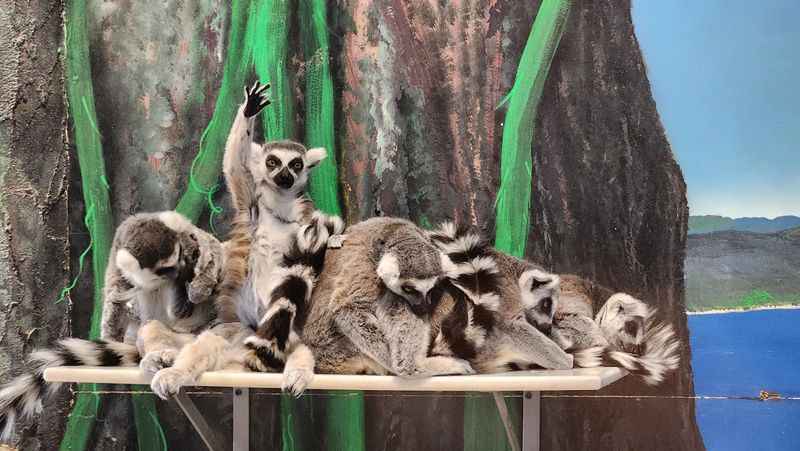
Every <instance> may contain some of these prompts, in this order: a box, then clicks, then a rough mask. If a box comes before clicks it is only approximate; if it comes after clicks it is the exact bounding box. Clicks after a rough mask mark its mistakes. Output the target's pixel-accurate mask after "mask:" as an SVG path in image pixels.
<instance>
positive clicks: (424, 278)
mask: <svg viewBox="0 0 800 451" xmlns="http://www.w3.org/2000/svg"><path fill="white" fill-rule="evenodd" d="M446 265H447V262H443V261H442V256H441V253H440V252H438V251H437V249H436V248H435V247H434V246H433V245H432V243H430V241H429V240H428V239H427V237H426V236H425V234H424V232H422V231H421V229H419V228H418V227H416V226H415V225H414V224H413V223H411V222H409V221H406V220H403V219H397V218H372V219H368V220H366V221H363V222H360V223H358V224H355V225H353V226H350V227H349V228H348V229H347V234H346V239H345V240H344V242H343V243H342V246H341V248H336V249H328V251H327V254H326V256H325V265H324V269H323V271H322V272H321V274H320V277H319V281H318V283H317V284H316V287H315V289H314V292H313V295H312V299H311V302H310V307H309V313H308V318H307V320H306V322H305V324H304V327H303V329H302V339H303V341H304V342H305V343H306V344H307V345H308V346H309V347H310V348H311V349H312V350H313V353H314V357H315V358H316V369H317V371H318V372H321V373H336V374H395V375H399V376H430V375H437V374H468V373H472V372H473V371H472V368H471V367H470V365H469V364H468V363H467V362H466V361H464V360H462V359H458V358H453V357H443V356H428V355H427V350H428V346H427V344H428V340H429V336H430V322H429V321H428V320H426V318H425V316H424V315H425V313H424V312H425V310H426V309H427V308H428V303H429V301H430V296H431V289H432V288H433V286H434V285H435V283H436V282H437V281H438V280H439V279H441V277H442V276H443V274H444V267H445V266H446Z"/></svg>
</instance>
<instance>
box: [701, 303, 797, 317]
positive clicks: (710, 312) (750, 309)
mask: <svg viewBox="0 0 800 451" xmlns="http://www.w3.org/2000/svg"><path fill="white" fill-rule="evenodd" d="M797 309H800V305H760V306H758V307H734V308H728V309H712V310H703V311H699V312H690V311H687V312H686V314H687V315H715V314H718V313H742V312H755V311H758V310H797Z"/></svg>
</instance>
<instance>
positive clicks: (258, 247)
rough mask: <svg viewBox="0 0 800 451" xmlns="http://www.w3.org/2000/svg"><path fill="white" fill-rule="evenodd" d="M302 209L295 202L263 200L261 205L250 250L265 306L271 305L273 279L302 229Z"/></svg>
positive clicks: (254, 277) (252, 270)
mask: <svg viewBox="0 0 800 451" xmlns="http://www.w3.org/2000/svg"><path fill="white" fill-rule="evenodd" d="M299 208H300V206H299V202H298V200H297V199H295V198H291V199H278V198H275V197H274V196H273V197H269V196H262V197H261V202H259V206H258V209H259V216H258V226H257V227H256V230H255V236H254V237H253V247H252V248H251V250H250V277H251V278H252V287H253V290H254V291H255V294H256V297H255V298H256V299H260V300H261V302H262V303H265V304H266V303H267V302H269V292H270V289H271V287H270V283H271V278H272V277H271V275H272V273H273V271H274V270H275V268H276V267H277V265H278V263H279V262H280V259H281V258H282V257H283V254H285V253H286V252H288V251H289V249H290V247H291V244H292V242H293V240H294V235H295V233H296V232H297V229H298V228H299V227H300V224H299V222H298V219H299V216H300V214H299Z"/></svg>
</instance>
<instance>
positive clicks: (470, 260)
mask: <svg viewBox="0 0 800 451" xmlns="http://www.w3.org/2000/svg"><path fill="white" fill-rule="evenodd" d="M428 237H429V238H430V239H431V241H433V242H434V244H436V246H437V247H438V248H439V251H440V252H442V254H443V255H444V256H445V258H443V259H442V261H443V266H444V269H445V272H446V274H447V281H446V282H443V283H440V286H439V287H438V289H439V290H438V291H439V292H440V293H448V294H449V295H450V296H451V297H452V298H453V300H454V302H455V303H454V305H453V309H452V310H451V311H450V313H448V315H447V316H446V317H445V318H444V319H443V320H442V322H441V325H440V328H439V331H438V334H437V335H436V336H435V337H434V339H433V340H432V341H431V346H430V349H429V354H432V355H449V356H455V357H458V358H461V359H466V360H469V359H471V358H473V357H474V356H475V355H476V352H477V349H479V348H480V347H481V346H482V345H483V343H484V341H485V340H486V336H487V335H488V334H489V333H490V332H491V330H492V328H493V327H494V321H495V318H494V315H493V314H492V312H494V311H497V309H498V308H499V307H500V294H499V282H500V280H499V271H498V269H497V263H496V261H495V259H494V257H493V255H492V250H491V246H490V244H489V243H488V242H487V241H486V240H484V239H482V238H481V237H480V235H478V234H475V233H471V232H469V231H468V230H467V229H466V228H463V227H456V226H455V225H454V224H453V223H451V222H446V223H443V224H442V225H441V226H440V227H439V229H437V230H434V231H432V232H429V233H428ZM434 303H435V304H436V303H438V302H436V300H435V299H434Z"/></svg>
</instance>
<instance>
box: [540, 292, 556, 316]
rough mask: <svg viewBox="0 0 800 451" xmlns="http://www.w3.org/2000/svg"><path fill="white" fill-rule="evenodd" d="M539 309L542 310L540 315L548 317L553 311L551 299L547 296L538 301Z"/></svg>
mask: <svg viewBox="0 0 800 451" xmlns="http://www.w3.org/2000/svg"><path fill="white" fill-rule="evenodd" d="M539 308H540V309H541V310H542V313H544V314H545V315H549V314H550V312H551V311H552V310H553V298H551V297H549V296H548V297H546V298H544V299H542V300H541V301H539Z"/></svg>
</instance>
